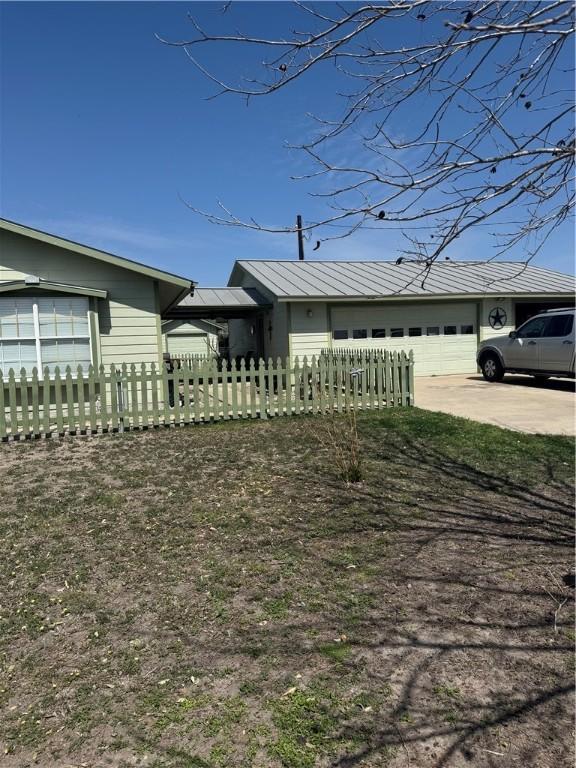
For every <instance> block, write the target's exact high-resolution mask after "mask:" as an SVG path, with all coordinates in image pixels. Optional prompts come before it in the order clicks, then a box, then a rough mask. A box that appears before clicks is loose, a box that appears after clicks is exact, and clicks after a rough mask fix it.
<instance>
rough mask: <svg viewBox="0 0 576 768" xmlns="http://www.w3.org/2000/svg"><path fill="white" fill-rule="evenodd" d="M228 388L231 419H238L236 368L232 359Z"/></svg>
mask: <svg viewBox="0 0 576 768" xmlns="http://www.w3.org/2000/svg"><path fill="white" fill-rule="evenodd" d="M230 387H231V390H230V391H231V400H232V418H233V419H237V418H238V368H237V366H236V360H234V358H232V362H231V363H230Z"/></svg>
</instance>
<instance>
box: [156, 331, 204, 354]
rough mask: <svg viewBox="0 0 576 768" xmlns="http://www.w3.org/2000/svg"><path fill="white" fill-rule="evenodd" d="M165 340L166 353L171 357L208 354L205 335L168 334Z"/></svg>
mask: <svg viewBox="0 0 576 768" xmlns="http://www.w3.org/2000/svg"><path fill="white" fill-rule="evenodd" d="M166 338H167V341H168V352H170V354H171V355H206V354H207V353H208V341H207V335H206V334H205V333H204V334H192V333H190V334H188V333H186V334H185V333H174V334H170V333H169V334H167V337H166Z"/></svg>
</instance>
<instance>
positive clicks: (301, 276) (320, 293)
mask: <svg viewBox="0 0 576 768" xmlns="http://www.w3.org/2000/svg"><path fill="white" fill-rule="evenodd" d="M240 270H244V271H245V272H247V273H248V274H249V275H250V276H252V277H253V278H255V279H256V280H257V281H259V283H260V284H261V285H263V286H264V287H265V288H267V289H268V290H269V291H271V292H272V293H274V294H275V295H276V296H277V297H278V298H280V299H288V298H290V299H304V298H315V299H320V298H331V299H347V298H349V297H353V298H380V297H394V296H423V297H424V296H451V295H454V296H462V295H468V294H471V295H484V294H505V295H511V294H512V295H514V294H537V295H541V294H559V293H560V294H574V289H575V282H574V278H573V277H571V276H570V275H565V274H562V273H561V272H554V271H553V270H551V269H543V268H542V267H534V266H531V265H528V266H527V265H525V264H524V263H522V262H510V261H508V262H503V261H458V262H457V261H442V262H434V263H433V264H432V265H431V266H430V267H429V268H427V267H426V266H425V265H424V264H421V263H415V262H403V263H401V264H396V263H395V262H393V261H237V262H236V264H235V266H234V270H233V272H232V275H231V277H230V281H229V282H230V283H233V282H235V281H236V280H238V277H239V274H240ZM185 301H186V300H185Z"/></svg>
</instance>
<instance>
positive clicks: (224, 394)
mask: <svg viewBox="0 0 576 768" xmlns="http://www.w3.org/2000/svg"><path fill="white" fill-rule="evenodd" d="M220 375H221V378H222V418H223V419H224V421H228V419H229V418H230V407H229V405H228V365H227V363H226V360H222V369H221V372H220Z"/></svg>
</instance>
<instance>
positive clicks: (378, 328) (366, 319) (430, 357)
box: [332, 302, 478, 376]
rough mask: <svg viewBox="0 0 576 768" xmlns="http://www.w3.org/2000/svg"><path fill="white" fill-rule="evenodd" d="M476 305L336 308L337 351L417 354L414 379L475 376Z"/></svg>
mask: <svg viewBox="0 0 576 768" xmlns="http://www.w3.org/2000/svg"><path fill="white" fill-rule="evenodd" d="M476 318H477V315H476V304H475V303H473V302H454V303H449V304H436V303H432V302H430V303H429V304H418V305H414V304H413V305H410V306H408V305H404V306H386V307H373V306H366V305H364V306H362V305H358V306H355V307H333V308H332V345H333V347H334V348H335V349H338V348H340V349H343V348H359V349H389V350H394V351H396V350H405V351H408V350H410V349H412V350H414V374H415V375H416V376H430V375H432V374H436V375H441V374H448V373H475V372H476V349H477V336H476V334H477V330H478V329H477V327H476V323H477V319H476Z"/></svg>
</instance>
